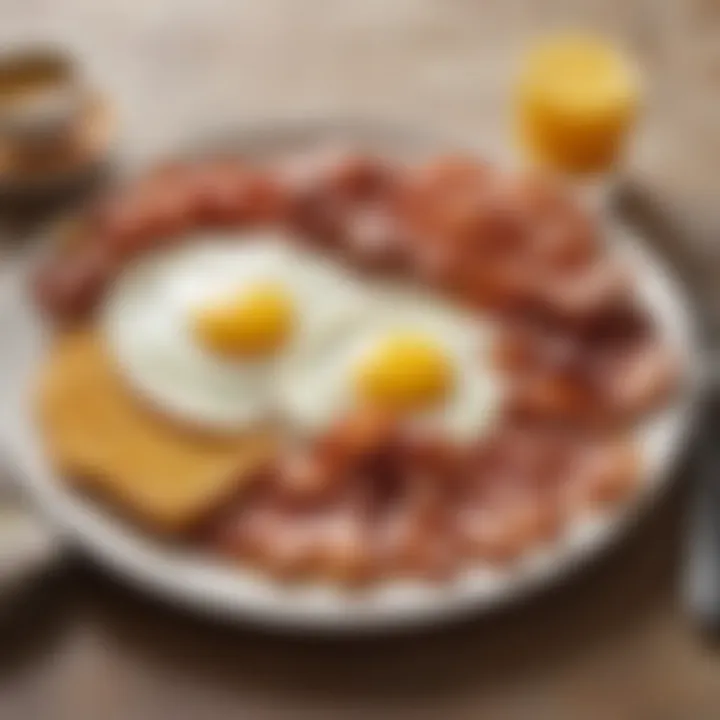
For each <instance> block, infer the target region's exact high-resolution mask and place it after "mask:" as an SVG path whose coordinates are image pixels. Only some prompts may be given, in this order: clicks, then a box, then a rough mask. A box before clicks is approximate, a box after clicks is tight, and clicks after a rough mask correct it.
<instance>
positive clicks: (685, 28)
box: [0, 0, 720, 720]
mask: <svg viewBox="0 0 720 720" xmlns="http://www.w3.org/2000/svg"><path fill="white" fill-rule="evenodd" d="M710 5H711V3H702V2H700V0H696V1H695V2H687V3H684V4H683V8H684V9H683V10H682V11H680V10H679V9H678V7H679V3H675V2H672V1H670V2H639V1H638V2H635V1H633V0H597V1H593V2H591V1H589V0H582V1H581V0H577V1H575V2H571V1H570V0H565V1H563V0H514V1H512V2H508V1H507V0H485V1H481V0H336V1H335V2H328V1H323V0H304V1H303V2H300V1H299V0H254V1H251V0H245V1H244V2H231V1H230V0H227V1H224V0H155V1H154V2H144V3H140V2H132V0H104V1H103V2H99V1H98V0H0V42H3V43H5V45H4V46H6V45H7V43H15V42H18V41H26V40H45V39H50V40H57V41H60V42H62V43H64V44H65V45H67V46H68V47H70V48H71V49H72V50H73V51H74V52H75V53H77V55H78V57H79V58H80V59H81V60H82V62H83V66H84V67H85V69H86V70H87V72H88V75H89V76H90V78H91V79H92V81H93V82H95V83H96V84H97V85H98V86H99V87H101V88H103V89H104V90H106V91H107V92H108V94H109V95H110V96H111V97H112V98H113V99H114V101H115V102H116V103H117V108H118V114H119V118H120V121H121V127H122V130H123V132H122V137H121V138H120V139H119V144H118V152H119V153H120V154H121V155H122V156H123V158H124V159H129V160H131V161H133V162H137V161H142V158H143V157H146V156H147V155H148V154H151V153H155V152H156V151H158V150H161V149H162V148H163V147H167V146H172V145H174V144H176V143H178V142H182V141H183V140H185V139H186V138H188V137H190V136H192V137H195V136H197V135H201V134H202V133H204V132H206V131H209V130H211V129H212V128H214V127H217V126H219V125H228V124H232V123H233V122H238V121H243V120H248V119H256V118H262V117H281V116H287V115H292V116H298V115H308V114H309V115H314V116H318V115H343V116H348V115H358V116H361V117H375V118H377V117H380V118H383V117H390V118H394V119H400V120H409V121H411V122H413V124H415V125H421V126H422V125H428V126H430V127H434V128H439V129H441V130H447V131H451V132H453V133H462V134H464V135H465V136H467V137H469V138H472V139H476V138H477V139H478V142H487V141H488V140H494V141H497V142H503V141H504V136H505V132H504V128H505V127H506V126H507V123H506V112H507V88H508V81H509V78H510V77H511V73H512V68H513V63H514V62H515V60H516V58H517V53H518V51H519V49H520V48H521V47H522V45H523V43H524V42H526V41H527V39H528V38H529V37H530V36H531V35H532V34H533V33H535V32H538V31H540V30H543V29H547V28H553V27H559V26H563V25H573V24H582V25H585V26H589V27H591V28H593V29H598V30H601V31H603V32H606V33H608V34H610V35H612V36H613V37H615V38H617V39H619V40H621V41H623V42H625V43H626V44H628V45H629V46H630V47H631V49H633V50H634V51H635V52H636V53H637V55H638V57H639V58H640V60H641V61H642V62H643V63H644V65H645V66H646V67H647V68H648V72H647V77H649V78H656V79H657V82H656V83H655V86H654V88H653V92H652V93H651V94H650V101H649V103H648V115H647V120H646V125H645V127H644V129H643V143H642V145H643V148H644V149H642V148H641V150H640V151H639V152H638V155H637V158H638V161H637V162H638V167H639V168H640V169H641V170H642V173H643V174H644V175H643V176H644V177H645V178H647V179H648V182H650V183H651V184H652V183H655V184H657V185H658V186H663V187H666V188H667V187H668V182H674V183H675V189H678V188H679V189H678V193H679V192H680V191H682V189H683V188H687V187H689V183H690V181H691V180H692V181H693V182H694V183H696V185H697V186H699V187H700V188H701V189H703V190H706V191H708V192H709V191H710V189H711V188H710V185H709V183H710V181H711V180H710V178H711V173H709V172H705V170H706V169H707V166H708V164H710V161H711V160H712V157H713V152H715V153H717V152H718V150H717V145H720V130H715V134H713V130H714V127H720V125H715V126H713V123H712V122H710V119H712V118H711V117H709V116H708V112H709V111H707V112H706V111H705V110H703V108H702V107H696V105H697V99H696V95H697V93H696V95H692V93H690V90H691V89H692V88H695V90H697V89H698V87H700V88H701V89H705V90H707V92H708V93H710V92H711V91H712V87H711V84H712V83H713V82H715V83H716V82H717V75H716V74H713V73H712V72H710V71H708V74H707V77H705V75H703V73H704V72H705V69H704V66H703V65H702V62H705V60H707V58H705V56H703V58H701V59H700V60H697V62H695V60H693V61H692V62H690V60H688V58H689V57H690V56H689V51H690V48H691V47H692V49H693V51H694V50H695V49H697V47H699V45H700V40H699V38H703V42H705V43H709V44H708V47H710V46H711V45H712V43H711V42H710V40H712V39H713V38H714V39H715V42H716V45H717V44H718V43H717V34H714V35H713V32H714V33H717V32H720V10H717V12H714V13H713V12H712V8H710ZM691 6H692V11H691ZM717 7H718V6H717V5H715V8H716V9H717ZM708 38H709V40H708ZM693 57H694V56H693ZM707 62H708V63H710V64H711V65H712V64H713V63H714V62H715V60H714V59H713V58H712V57H711V58H710V60H707ZM693 63H695V64H693ZM715 64H716V63H715ZM715 70H717V67H715ZM713 78H714V79H713ZM693 83H694V84H693ZM703 83H704V85H703ZM682 93H687V94H689V95H688V96H689V97H691V99H688V100H687V102H685V101H681V100H680V98H681V97H685V96H684V95H682ZM668 98H670V100H669V99H668ZM692 98H695V99H692ZM671 100H672V101H671ZM693 113H694V114H693ZM692 123H697V124H696V125H692ZM691 126H692V128H693V130H692V131H691V130H689V129H688V128H689V127H691ZM646 141H647V142H646ZM713 143H714V144H713ZM648 148H650V150H648ZM715 157H716V158H717V157H718V156H717V155H715ZM714 167H717V164H715V166H714ZM690 476H691V473H690V472H689V471H688V470H685V471H684V472H682V473H680V477H679V478H678V483H677V484H676V486H675V490H674V491H673V492H671V493H670V494H669V495H668V496H667V497H665V498H664V499H663V500H662V502H660V503H659V504H658V506H657V507H655V508H653V509H652V510H651V512H650V513H649V514H648V516H647V517H645V518H643V519H642V521H641V522H640V523H639V524H638V526H637V527H636V528H634V529H633V531H632V532H631V533H630V535H629V536H628V537H627V538H625V539H624V540H623V541H622V543H621V544H619V545H618V546H617V547H616V548H614V549H613V550H612V551H611V552H610V553H609V554H608V556H606V557H604V558H603V559H601V560H600V561H598V562H596V563H594V564H593V566H592V567H590V568H587V569H585V570H583V571H582V572H581V573H579V574H578V575H577V576H576V577H574V578H573V579H571V580H570V581H568V582H567V583H565V584H564V585H562V586H561V587H557V588H554V589H552V590H550V591H548V592H545V593H543V594H541V595H540V596H539V597H537V598H535V599H533V600H532V601H528V602H527V603H525V604H524V605H522V606H518V607H514V608H511V609H508V610H505V611H503V612H501V613H496V614H494V615H492V616H489V617H484V618H481V619H478V620H475V621H472V622H470V623H464V624H463V625H461V626H456V627H453V628H445V629H439V628H438V629H435V630H432V631H430V632H426V633H423V634H412V635H404V636H397V637H383V638H372V637H367V638H362V639H356V640H352V641H350V640H342V641H340V640H334V641H331V640H327V639H326V640H320V639H311V638H301V637H287V636H285V637H283V636H272V635H267V634H262V633H260V632H258V631H256V630H255V631H254V630H252V629H250V628H243V629H237V628H230V627H227V626H218V625H212V624H211V623H208V622H206V621H200V620H197V619H193V618H190V617H186V616H184V615H181V614H180V613H178V612H177V611H174V610H170V609H168V608H167V607H165V606H162V605H160V604H156V603H154V602H152V601H150V600H148V599H146V598H142V597H139V596H138V595H136V594H134V593H133V592H131V591H130V590H127V589H124V588H121V587H119V586H117V585H115V584H114V583H113V581H112V580H110V579H108V578H106V577H104V576H103V575H102V574H101V573H100V572H98V571H96V570H94V569H92V568H90V567H88V566H86V565H85V564H84V562H83V561H82V560H81V559H79V558H73V557H69V558H68V561H67V563H66V564H65V566H64V567H62V568H59V569H58V571H57V573H56V574H55V575H54V576H53V577H50V578H47V579H46V580H45V581H43V583H42V584H41V585H40V586H39V587H37V588H35V589H34V591H32V592H29V593H28V594H27V596H26V597H24V598H23V599H22V602H20V603H19V604H18V605H17V606H16V607H15V608H14V609H13V610H11V611H8V612H7V613H6V615H5V616H4V617H3V618H0V622H3V623H4V628H3V633H4V637H3V640H2V642H0V717H2V718H3V720H5V718H7V720H15V719H16V718H17V719H18V720H20V719H22V718H38V719H39V718H43V719H44V720H66V719H67V720H99V718H102V719H103V720H136V719H137V720H145V719H147V720H161V719H162V720H164V719H165V718H172V719H173V720H184V719H185V718H188V719H191V718H192V719H195V718H205V717H207V718H231V717H232V718H248V719H251V720H255V719H257V720H264V719H265V718H267V719H268V720H274V719H275V718H278V719H281V718H292V719H295V718H300V719H302V718H309V719H310V718H311V719H313V720H315V719H322V718H333V719H334V718H355V717H357V718H365V717H370V716H372V717H378V718H396V717H397V718H401V717H407V716H412V717H420V718H424V717H428V718H437V717H440V718H447V720H454V719H455V718H458V719H462V718H478V717H483V718H491V719H493V720H494V719H495V718H499V719H500V720H503V719H504V718H508V719H509V720H524V719H525V718H528V719H529V720H545V719H546V718H547V719H548V720H564V719H565V718H567V719H568V720H571V719H572V720H575V719H580V720H585V719H587V720H594V719H595V718H598V720H601V719H605V718H613V719H617V720H624V719H625V718H628V720H630V719H632V720H644V719H645V718H647V719H648V720H655V719H658V720H675V719H678V720H685V719H686V718H692V719H693V720H695V719H700V720H702V719H703V718H715V717H718V716H720V656H718V655H717V653H716V652H715V651H714V649H713V648H711V647H709V646H707V645H706V644H704V643H701V642H700V641H699V639H698V638H697V636H696V635H695V634H694V633H693V632H692V629H691V628H690V627H689V626H688V623H687V620H686V618H685V617H684V616H683V614H682V612H681V610H680V608H679V607H678V604H677V590H676V583H677V573H678V567H679V559H678V546H679V544H678V538H679V535H680V526H681V522H682V508H683V505H684V500H685V496H686V494H687V481H688V479H689V478H690Z"/></svg>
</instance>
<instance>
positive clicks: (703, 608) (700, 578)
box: [682, 397, 720, 632]
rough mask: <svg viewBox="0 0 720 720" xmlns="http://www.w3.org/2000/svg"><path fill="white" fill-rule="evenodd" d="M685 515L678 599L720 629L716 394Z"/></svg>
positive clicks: (719, 409) (719, 402)
mask: <svg viewBox="0 0 720 720" xmlns="http://www.w3.org/2000/svg"><path fill="white" fill-rule="evenodd" d="M699 445H700V446H699V448H698V456H697V465H696V467H697V470H696V472H697V477H696V478H694V480H695V486H694V488H693V494H692V498H691V502H690V506H689V508H688V516H687V517H686V522H687V527H686V533H685V548H684V557H683V577H682V600H683V603H684V605H685V607H686V609H687V611H688V613H689V614H690V616H691V617H692V618H693V620H694V621H695V622H696V623H697V624H698V625H699V626H700V627H701V628H702V629H704V630H707V631H710V632H716V631H720V398H718V397H713V398H712V399H711V400H709V407H708V411H707V414H706V415H705V417H704V422H703V430H702V435H701V437H700V439H699Z"/></svg>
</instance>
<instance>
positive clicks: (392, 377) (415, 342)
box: [355, 334, 454, 412]
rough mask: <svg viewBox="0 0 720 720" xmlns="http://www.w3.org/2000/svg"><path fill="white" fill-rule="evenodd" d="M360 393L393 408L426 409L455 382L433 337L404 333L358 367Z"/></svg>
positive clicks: (369, 401)
mask: <svg viewBox="0 0 720 720" xmlns="http://www.w3.org/2000/svg"><path fill="white" fill-rule="evenodd" d="M355 383H356V390H357V394H358V396H359V397H360V398H361V400H363V401H364V402H366V403H368V404H370V405H373V406H375V407H381V408H384V409H388V410H391V411H399V412H406V411H415V410H423V409H427V408H428V407H431V406H433V405H436V404H437V403H438V402H440V401H441V400H443V399H444V398H445V397H447V395H448V394H449V392H450V391H451V389H452V386H453V384H454V373H453V367H452V365H451V363H450V360H449V359H448V357H447V355H446V354H445V352H444V351H443V349H442V348H441V347H439V346H438V344H437V343H436V342H435V341H434V340H432V339H431V338H428V337H425V336H422V335H415V334H404V335H397V336H395V337H392V338H389V339H387V340H386V341H384V342H383V343H382V344H381V345H380V346H378V347H377V348H376V349H375V350H374V351H373V352H372V353H371V354H370V355H369V356H368V357H367V358H365V359H364V361H363V362H362V363H361V364H360V365H359V366H358V368H357V370H356V376H355Z"/></svg>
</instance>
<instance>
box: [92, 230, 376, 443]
mask: <svg viewBox="0 0 720 720" xmlns="http://www.w3.org/2000/svg"><path fill="white" fill-rule="evenodd" d="M246 235H247V237H242V238H240V237H237V236H232V237H229V238H227V237H226V238H223V237H219V236H214V237H213V236H208V237H206V238H202V239H193V241H192V242H190V243H188V244H186V245H183V246H180V247H177V248H173V249H168V248H166V249H163V250H158V251H157V252H156V253H154V254H152V255H148V256H146V257H144V258H141V259H140V260H139V261H138V262H137V263H135V264H133V265H132V266H131V267H129V268H128V269H127V270H126V271H125V272H124V273H123V274H122V275H121V276H120V277H119V278H118V281H117V282H116V284H115V285H114V287H113V288H112V289H111V291H110V293H109V295H108V297H107V298H106V301H105V305H104V308H103V312H102V327H103V332H104V335H105V337H106V341H107V343H108V345H109V349H110V352H111V355H112V356H113V357H114V358H115V361H116V364H117V366H118V367H119V369H120V371H121V373H122V374H123V376H124V377H125V378H126V380H127V381H128V382H129V384H130V386H131V387H132V388H133V389H134V390H135V391H137V392H138V393H140V394H141V395H142V396H143V397H144V398H146V399H147V400H149V401H151V402H152V403H153V404H154V405H155V406H156V407H157V408H158V409H159V410H161V411H164V412H165V413H167V414H169V415H171V416H177V418H178V419H181V420H186V421H189V422H191V423H193V424H196V425H199V426H207V427H209V428H220V429H235V428H242V427H245V426H251V425H253V424H257V423H259V422H262V421H264V420H266V419H268V418H270V417H272V416H274V414H275V412H276V409H277V395H278V391H279V384H278V378H279V377H281V376H282V377H293V375H294V371H293V368H296V367H300V366H301V364H302V363H301V362H300V360H299V358H300V357H305V356H307V355H308V354H309V353H311V352H314V351H317V352H320V349H321V348H327V347H328V346H329V345H330V346H332V344H333V337H335V336H336V335H338V334H340V333H343V332H345V331H346V329H347V328H348V327H349V326H350V324H351V323H352V322H353V319H354V318H355V317H357V316H358V315H359V314H360V313H361V309H362V307H363V306H364V302H365V301H364V295H363V292H362V290H361V287H360V285H359V284H358V282H357V280H356V279H355V278H354V277H352V276H351V275H350V273H349V272H346V271H345V270H344V269H343V268H342V267H341V266H339V265H335V264H332V263H331V262H330V261H328V260H325V259H324V258H322V257H320V256H318V255H314V254H311V253H309V252H306V251H303V250H301V249H298V248H296V247H293V245H292V243H290V242H288V241H287V238H282V237H281V236H280V235H279V234H278V233H268V232H258V233H254V234H247V233H246ZM228 240H230V242H228Z"/></svg>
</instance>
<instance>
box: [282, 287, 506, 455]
mask: <svg viewBox="0 0 720 720" xmlns="http://www.w3.org/2000/svg"><path fill="white" fill-rule="evenodd" d="M366 293H367V294H368V298H369V300H368V302H367V303H366V304H365V312H364V316H363V318H362V319H361V320H360V321H358V323H357V325H356V326H355V327H353V329H352V331H351V332H346V333H344V334H343V335H342V336H341V337H338V338H336V342H334V343H333V344H332V346H330V347H328V346H326V347H324V348H322V352H311V353H310V354H307V355H305V356H304V357H303V358H302V359H301V361H302V366H301V365H298V364H297V359H296V362H295V363H294V364H293V365H292V367H289V368H288V370H289V373H288V374H286V375H284V376H283V378H282V388H281V390H282V392H281V398H282V400H283V402H284V407H283V412H284V414H285V416H286V417H287V418H288V419H289V421H290V423H291V424H292V425H294V427H296V428H297V429H298V431H299V432H302V433H309V434H314V433H321V432H322V431H323V430H325V429H327V428H328V427H330V426H331V425H332V424H333V423H334V422H336V421H337V420H339V419H341V418H342V417H343V416H344V415H345V414H346V413H348V412H350V411H351V410H352V409H353V408H357V407H359V406H360V407H363V406H371V407H375V408H380V409H383V410H387V411H389V412H391V413H394V414H399V415H401V416H403V417H406V418H407V419H408V420H410V421H412V422H416V423H418V424H423V425H426V426H428V427H432V428H436V429H437V430H438V431H439V432H441V433H443V434H445V435H447V436H448V437H450V438H454V439H457V440H458V441H464V440H470V439H473V438H476V437H479V436H482V435H483V434H484V433H485V432H486V431H487V430H488V429H489V428H490V427H491V426H492V424H493V421H494V419H495V417H496V414H497V411H498V408H499V406H500V400H501V397H502V392H503V388H502V383H501V380H500V378H499V376H498V374H497V372H496V371H495V370H494V369H493V366H492V362H491V356H492V345H493V336H494V331H493V328H492V326H491V325H490V324H489V323H484V322H482V321H481V320H479V319H478V318H477V317H475V316H472V315H470V314H467V313H465V312H464V311H462V310H461V309H459V308H456V307H454V306H452V305H449V304H447V303H445V302H444V301H442V300H441V299H439V298H435V297H433V296H432V295H427V294H424V293H422V292H421V291H419V290H412V289H405V288H402V287H389V286H387V285H386V284H383V285H378V284H370V285H369V286H368V287H367V288H366Z"/></svg>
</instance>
